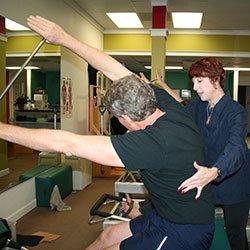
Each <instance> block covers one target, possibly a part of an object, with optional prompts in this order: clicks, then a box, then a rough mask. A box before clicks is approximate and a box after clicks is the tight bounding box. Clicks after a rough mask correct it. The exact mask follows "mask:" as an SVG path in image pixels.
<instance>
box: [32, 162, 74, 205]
mask: <svg viewBox="0 0 250 250" xmlns="http://www.w3.org/2000/svg"><path fill="white" fill-rule="evenodd" d="M35 183H36V199H37V206H38V207H49V206H50V196H51V193H52V191H53V188H54V186H55V185H57V186H58V188H59V191H60V195H61V197H62V199H64V198H65V197H66V196H67V195H69V194H70V193H71V192H72V187H73V184H72V167H71V166H67V165H63V166H55V167H53V168H50V169H48V170H47V171H45V172H43V173H41V174H40V175H38V176H36V179H35Z"/></svg>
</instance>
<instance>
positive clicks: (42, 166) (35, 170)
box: [19, 164, 53, 182]
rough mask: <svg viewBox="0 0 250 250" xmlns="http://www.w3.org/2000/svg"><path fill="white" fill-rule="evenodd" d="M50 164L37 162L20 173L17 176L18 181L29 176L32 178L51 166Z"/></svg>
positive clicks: (22, 180) (24, 179)
mask: <svg viewBox="0 0 250 250" xmlns="http://www.w3.org/2000/svg"><path fill="white" fill-rule="evenodd" d="M52 167H53V166H51V165H45V164H39V165H36V166H34V167H33V168H32V169H29V170H27V171H25V172H24V173H23V174H22V175H20V176H19V182H24V181H26V180H28V179H30V178H33V177H35V176H37V175H39V174H41V173H42V172H44V171H47V170H48V169H50V168H52Z"/></svg>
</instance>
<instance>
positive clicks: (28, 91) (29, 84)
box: [26, 69, 31, 99]
mask: <svg viewBox="0 0 250 250" xmlns="http://www.w3.org/2000/svg"><path fill="white" fill-rule="evenodd" d="M26 76H27V77H26V78H27V86H26V87H27V97H28V98H29V99H31V69H26Z"/></svg>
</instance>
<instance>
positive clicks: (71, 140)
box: [0, 123, 124, 167]
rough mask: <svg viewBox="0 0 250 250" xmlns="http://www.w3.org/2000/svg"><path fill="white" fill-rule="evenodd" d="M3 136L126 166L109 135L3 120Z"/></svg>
mask: <svg viewBox="0 0 250 250" xmlns="http://www.w3.org/2000/svg"><path fill="white" fill-rule="evenodd" d="M0 138H1V139H4V140H6V141H10V142H14V143H17V144H20V145H23V146H26V147H29V148H32V149H35V150H39V151H51V152H60V153H64V154H66V155H68V156H71V155H74V156H78V157H81V158H86V159H88V160H91V161H95V162H97V163H100V164H103V165H109V166H117V167H124V165H123V163H122V162H121V160H120V158H119V157H118V155H117V153H116V152H115V149H114V148H113V145H112V143H111V140H110V137H108V136H94V135H78V134H74V133H71V132H68V131H63V130H53V129H29V128H21V127H17V126H13V125H7V124H3V123H0Z"/></svg>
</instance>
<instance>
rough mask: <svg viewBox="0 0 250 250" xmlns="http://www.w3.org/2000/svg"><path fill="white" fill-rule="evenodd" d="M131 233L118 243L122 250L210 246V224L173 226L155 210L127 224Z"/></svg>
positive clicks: (192, 249)
mask: <svg viewBox="0 0 250 250" xmlns="http://www.w3.org/2000/svg"><path fill="white" fill-rule="evenodd" d="M130 230H131V232H132V234H133V236H131V237H130V238H128V239H126V240H124V241H122V242H121V244H120V249H122V250H134V249H137V250H138V249H143V250H159V249H161V250H163V249H168V250H181V249H182V250H203V249H204V250H205V249H209V247H210V246H211V244H212V240H213V234H214V223H211V224H176V223H173V222H170V221H168V220H166V219H164V218H162V217H161V216H159V215H157V213H156V212H155V211H153V212H151V213H150V214H148V215H147V216H145V215H143V216H139V217H137V218H135V219H133V220H131V221H130Z"/></svg>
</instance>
